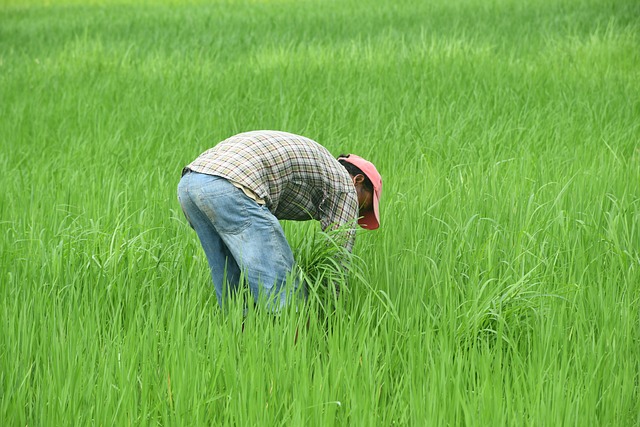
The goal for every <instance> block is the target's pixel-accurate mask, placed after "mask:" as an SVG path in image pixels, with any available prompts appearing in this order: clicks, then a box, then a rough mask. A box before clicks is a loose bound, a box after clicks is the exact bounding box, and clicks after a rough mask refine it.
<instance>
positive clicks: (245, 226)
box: [178, 172, 298, 311]
mask: <svg viewBox="0 0 640 427" xmlns="http://www.w3.org/2000/svg"><path fill="white" fill-rule="evenodd" d="M178 200H179V201H180V205H181V206H182V210H183V212H184V214H185V216H186V217H187V220H188V221H189V224H191V226H192V227H193V229H194V230H195V231H196V233H197V235H198V238H199V239H200V243H201V244H202V247H203V249H204V252H205V254H206V256H207V261H208V262H209V269H210V270H211V278H212V279H213V285H214V287H215V291H216V297H217V298H218V303H219V304H220V305H221V306H223V307H224V305H225V302H226V300H227V298H228V297H229V296H230V295H232V294H234V293H235V292H237V291H238V288H239V286H240V281H241V279H242V278H244V279H245V280H246V281H247V283H248V285H249V289H250V290H251V294H252V296H253V299H254V301H255V302H256V303H258V302H259V301H260V299H261V298H264V300H265V301H266V303H267V306H268V307H269V309H271V310H273V311H278V310H279V309H280V308H282V307H284V306H285V305H287V303H288V302H290V301H291V299H292V297H293V295H294V293H295V292H296V291H297V290H298V289H297V288H298V281H297V280H295V279H294V278H292V279H291V280H290V283H291V285H292V286H291V287H290V289H287V286H285V285H286V284H287V277H288V276H290V273H291V272H292V270H293V266H294V260H293V253H292V252H291V248H290V247H289V243H288V242H287V239H286V238H285V236H284V232H283V230H282V226H281V225H280V223H279V222H278V219H277V218H276V217H275V216H274V215H273V214H272V213H271V212H270V211H269V209H268V208H267V207H266V206H263V205H260V204H258V203H257V202H255V201H254V200H252V199H251V198H249V197H247V196H246V195H245V194H244V192H243V191H242V190H240V189H239V188H237V187H235V186H234V185H233V184H231V183H230V182H229V181H227V180H226V179H224V178H221V177H218V176H212V175H205V174H201V173H197V172H187V173H186V174H185V175H184V176H183V177H182V179H181V180H180V183H179V184H178Z"/></svg>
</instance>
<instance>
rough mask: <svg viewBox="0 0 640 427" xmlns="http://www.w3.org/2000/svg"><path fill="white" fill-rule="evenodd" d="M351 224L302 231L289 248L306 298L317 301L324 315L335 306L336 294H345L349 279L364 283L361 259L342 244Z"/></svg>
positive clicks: (312, 301) (314, 302)
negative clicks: (320, 229)
mask: <svg viewBox="0 0 640 427" xmlns="http://www.w3.org/2000/svg"><path fill="white" fill-rule="evenodd" d="M352 227H353V225H350V224H347V225H344V226H342V227H335V228H333V229H331V230H328V231H317V232H309V233H305V234H303V237H302V238H301V239H300V240H299V241H298V242H297V245H295V246H294V249H293V254H294V258H295V260H296V273H297V274H296V276H297V278H298V279H299V280H300V281H301V283H303V284H304V286H305V288H306V292H307V298H308V300H309V301H310V302H311V303H313V304H317V306H318V307H319V310H320V313H322V314H324V315H325V316H327V315H329V314H330V313H331V312H332V311H333V309H334V308H335V307H336V305H337V303H338V297H339V296H340V295H342V296H343V298H348V296H349V293H350V287H349V283H350V282H352V281H359V282H363V283H366V280H365V279H364V276H363V274H362V269H361V262H362V260H361V259H360V258H358V257H357V256H356V255H354V254H353V253H351V252H349V251H348V250H347V249H346V248H345V247H344V245H343V242H344V239H345V234H346V233H347V232H349V229H350V228H352Z"/></svg>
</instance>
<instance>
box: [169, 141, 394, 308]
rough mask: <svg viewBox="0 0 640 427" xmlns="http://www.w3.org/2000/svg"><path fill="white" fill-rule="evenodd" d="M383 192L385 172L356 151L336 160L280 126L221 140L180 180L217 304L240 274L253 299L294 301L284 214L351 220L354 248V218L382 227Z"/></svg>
mask: <svg viewBox="0 0 640 427" xmlns="http://www.w3.org/2000/svg"><path fill="white" fill-rule="evenodd" d="M381 192H382V179H381V177H380V174H379V173H378V171H377V170H376V168H375V166H374V165H373V164H372V163H370V162H368V161H367V160H365V159H363V158H361V157H358V156H356V155H353V154H350V155H342V156H339V157H338V159H335V158H334V157H333V156H332V155H331V154H330V153H329V151H328V150H327V149H326V148H324V147H323V146H321V145H320V144H318V143H317V142H315V141H313V140H311V139H308V138H305V137H303V136H299V135H294V134H290V133H286V132H278V131H253V132H246V133H241V134H238V135H235V136H232V137H230V138H228V139H226V140H224V141H222V142H220V143H219V144H217V145H216V146H215V147H213V148H211V149H209V150H207V151H205V152H204V153H202V154H201V155H200V156H199V157H198V158H196V159H195V160H194V161H193V162H191V163H190V164H189V165H187V166H186V167H185V168H184V169H183V171H182V178H181V179H180V183H179V185H178V199H179V201H180V205H181V206H182V210H183V212H184V214H185V216H186V218H187V220H188V221H189V224H190V225H191V227H193V229H195V231H196V233H197V235H198V238H199V239H200V243H201V244H202V247H203V249H204V252H205V254H206V256H207V261H208V262H209V267H210V270H211V277H212V279H213V284H214V286H215V291H216V296H217V298H218V302H219V304H220V305H224V302H225V300H226V298H227V296H228V295H230V294H233V293H234V292H236V291H237V290H238V286H239V283H240V280H241V274H242V275H243V276H244V277H245V278H246V281H247V283H248V285H249V289H250V290H251V294H252V296H253V298H254V300H255V301H256V302H258V299H259V297H263V298H265V299H266V300H267V301H268V304H269V306H270V307H271V308H273V309H275V310H278V309H279V308H281V307H283V306H285V305H286V304H287V302H288V301H289V300H290V293H289V292H287V291H286V290H285V286H284V284H285V282H286V278H287V274H288V273H290V272H291V271H292V269H293V266H294V259H293V254H292V252H291V248H290V247H289V244H288V243H287V240H286V238H285V235H284V232H283V230H282V227H281V226H280V223H279V222H278V220H279V219H285V220H298V221H302V220H309V219H315V220H318V221H320V224H321V227H322V229H323V230H327V229H330V228H333V227H345V228H344V230H345V232H344V241H343V244H344V247H345V248H346V249H347V250H348V251H351V250H352V248H353V244H354V241H355V229H354V226H355V225H354V224H355V221H356V220H357V222H358V224H359V225H360V226H361V227H363V228H366V229H368V230H374V229H376V228H378V227H379V224H380V215H379V211H378V202H379V200H380V194H381ZM295 286H296V287H298V286H299V285H295ZM294 291H295V290H294Z"/></svg>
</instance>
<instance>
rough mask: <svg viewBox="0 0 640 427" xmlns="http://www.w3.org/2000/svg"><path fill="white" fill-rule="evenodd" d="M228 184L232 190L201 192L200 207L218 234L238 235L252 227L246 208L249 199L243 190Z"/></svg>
mask: <svg viewBox="0 0 640 427" xmlns="http://www.w3.org/2000/svg"><path fill="white" fill-rule="evenodd" d="M227 184H228V186H229V187H231V188H228V187H227V188H224V189H221V191H217V192H212V191H203V192H201V193H200V194H199V195H198V205H199V208H200V210H201V211H202V212H203V213H204V214H205V215H206V216H207V218H209V220H210V221H211V223H212V224H213V226H214V227H215V229H216V230H217V231H218V233H227V234H238V233H241V232H242V231H244V230H246V229H247V227H249V225H251V217H250V216H249V214H248V212H247V206H246V203H247V201H248V200H249V199H248V198H247V197H246V196H245V195H244V193H242V190H240V189H239V188H236V187H234V186H233V185H232V184H229V183H227Z"/></svg>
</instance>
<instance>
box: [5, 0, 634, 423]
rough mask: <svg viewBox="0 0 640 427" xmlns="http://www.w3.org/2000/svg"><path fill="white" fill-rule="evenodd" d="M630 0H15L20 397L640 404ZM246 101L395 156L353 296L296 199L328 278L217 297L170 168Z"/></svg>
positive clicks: (10, 54) (11, 148) (207, 406)
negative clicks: (289, 292)
mask: <svg viewBox="0 0 640 427" xmlns="http://www.w3.org/2000/svg"><path fill="white" fill-rule="evenodd" d="M639 16H640V7H639V6H638V5H637V4H636V2H634V1H625V0H619V1H611V2H606V1H595V0H593V1H592V0H585V1H580V0H575V1H573V0H561V1H546V0H536V1H531V2H525V3H523V2H516V1H513V0H493V1H489V2H485V1H478V0H457V1H453V2H452V1H434V2H423V3H419V4H415V2H409V1H394V2H367V1H358V2H356V1H326V2H325V1H323V2H316V1H295V2H291V1H288V2H287V1H231V0H228V1H220V2H215V3H209V2H199V1H191V2H180V1H163V2H144V1H117V2H106V1H92V2H80V1H67V2H56V1H50V2H47V1H35V0H33V1H26V0H25V1H15V0H10V1H6V2H4V3H3V5H2V6H0V167H1V170H2V171H3V173H2V174H1V175H0V188H1V189H2V191H0V231H1V233H0V266H2V268H1V269H0V327H1V330H2V333H0V419H1V420H3V424H4V425H65V424H74V425H114V424H117V425H129V424H133V425H150V424H155V425H157V424H163V425H199V424H204V425H212V424H213V425H216V424H228V425H323V426H324V425H347V424H348V425H563V424H572V425H637V424H639V423H640V418H639V415H638V414H640V407H639V405H638V401H640V396H639V390H638V388H639V384H640V365H639V363H638V360H639V348H640V225H639V224H640V190H639V186H638V183H639V182H640V144H639V142H638V141H639V140H640V125H639V123H640V120H639V119H640V105H639V100H640V83H639V82H640V71H639V70H640V67H639V65H640V54H639V52H638V49H637V46H638V42H639V27H638V17H639ZM250 129H280V130H285V131H289V132H294V133H299V134H303V135H305V136H308V137H311V138H313V139H315V140H317V141H318V142H320V143H322V144H323V145H325V146H326V147H327V148H328V149H329V150H330V151H331V152H333V153H334V154H336V155H337V154H339V153H344V152H354V153H358V154H360V155H362V156H364V157H367V158H369V159H371V160H372V161H373V162H374V163H375V164H376V166H377V167H378V169H379V170H380V171H381V173H382V175H383V180H384V192H383V199H382V206H381V211H382V225H381V228H380V229H379V230H377V231H375V232H366V231H363V232H361V233H359V234H358V238H357V242H356V249H355V256H356V257H357V258H358V259H359V260H361V261H360V262H359V263H358V262H357V261H356V265H359V266H360V270H361V272H360V273H359V274H354V275H353V276H352V277H350V278H349V280H348V288H346V289H348V292H346V293H344V294H343V295H342V296H340V298H338V299H333V300H332V299H331V294H323V293H322V292H323V288H322V285H321V284H322V283H323V280H324V279H323V277H327V275H331V274H333V273H335V274H338V273H337V271H338V270H334V269H333V267H335V265H334V263H333V261H332V260H334V258H333V257H332V256H327V255H329V254H328V253H325V252H324V251H326V250H327V248H330V246H327V245H326V244H325V243H324V242H323V239H322V236H321V235H320V234H318V233H319V231H320V230H319V227H318V225H317V224H315V223H284V228H285V232H286V233H287V236H288V237H289V240H290V241H291V244H292V247H294V248H298V250H297V251H296V253H297V256H298V259H299V261H300V264H301V265H302V266H306V267H305V270H304V271H306V272H307V275H308V279H309V283H311V284H312V285H311V286H310V288H311V290H312V292H311V298H310V299H309V303H308V304H307V305H305V306H304V307H302V308H300V309H298V310H297V311H296V310H295V309H294V308H293V307H292V308H291V309H290V310H289V311H286V312H285V313H282V314H281V315H280V316H276V317H274V316H272V315H269V314H268V313H265V312H264V311H261V310H250V311H249V313H247V315H246V317H245V316H243V313H244V307H243V304H242V299H241V298H239V299H238V300H237V302H236V303H235V304H234V305H233V306H232V307H230V308H229V310H227V311H226V312H225V311H222V310H220V309H219V308H218V306H217V302H216V301H215V296H214V293H213V289H212V286H211V283H210V278H209V275H208V274H207V265H206V259H205V257H204V254H203V252H202V250H201V248H200V246H199V243H198V241H197V238H196V236H195V234H194V233H193V231H192V230H191V229H190V228H189V227H188V225H187V224H186V221H185V220H184V218H183V216H182V212H181V211H180V208H179V206H178V203H177V200H176V195H175V194H176V186H177V182H178V179H179V175H180V169H181V167H182V166H183V165H184V164H186V163H188V162H189V161H191V160H192V159H193V158H194V157H195V156H197V155H198V154H199V153H200V152H202V151H204V150H205V149H206V148H209V147H210V146H212V145H213V144H215V143H216V142H217V141H219V140H222V139H224V138H226V137H228V136H230V135H232V134H234V133H237V132H241V131H245V130H250ZM314 236H315V237H314ZM334 255H335V254H334ZM323 272H324V274H325V275H324V276H323ZM314 274H316V275H315V276H314ZM337 280H341V279H337ZM314 284H315V288H314ZM325 290H327V289H325ZM329 302H331V304H329ZM316 319H317V320H316ZM243 322H244V326H243ZM243 330H244V331H243Z"/></svg>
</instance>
